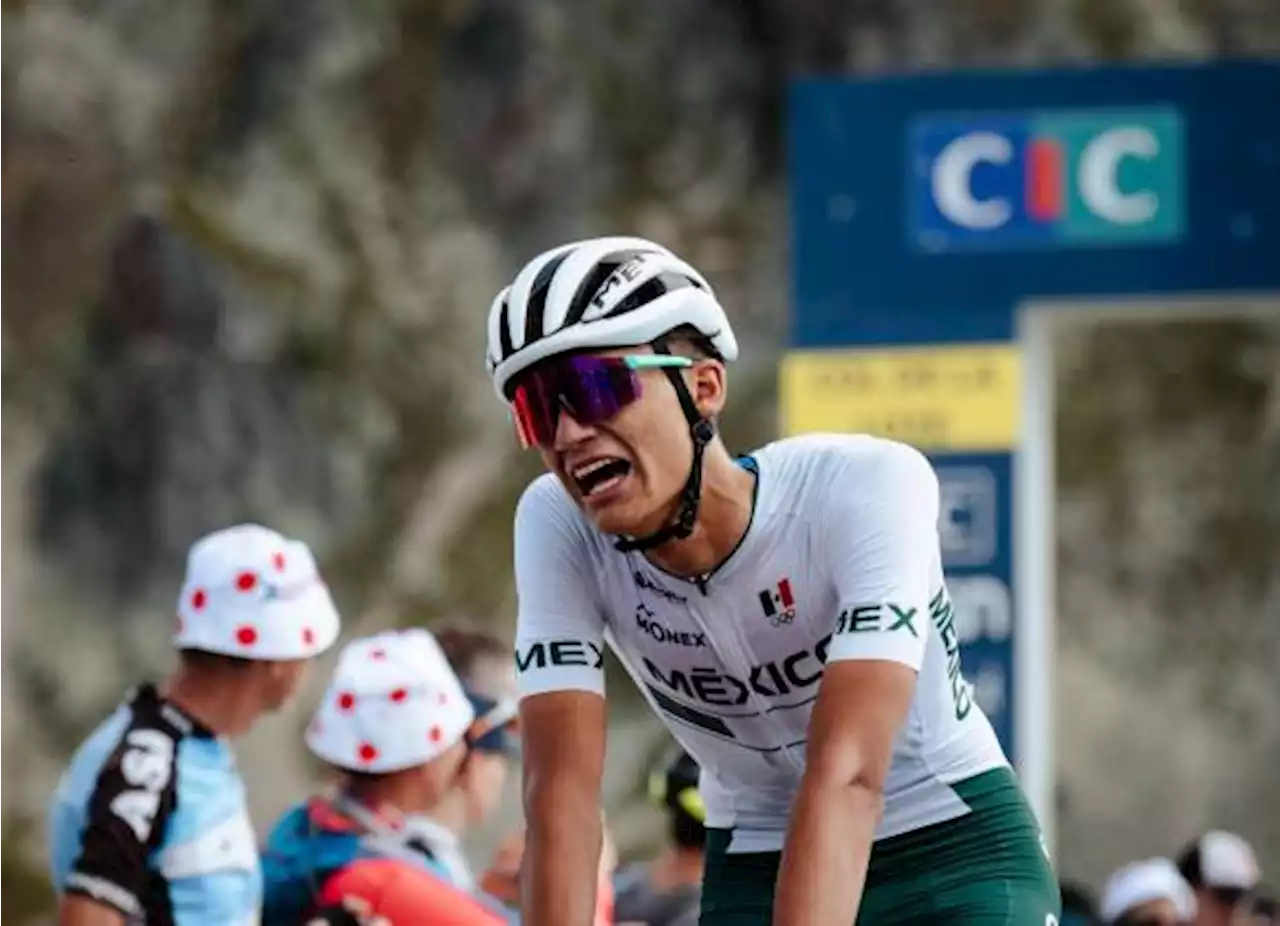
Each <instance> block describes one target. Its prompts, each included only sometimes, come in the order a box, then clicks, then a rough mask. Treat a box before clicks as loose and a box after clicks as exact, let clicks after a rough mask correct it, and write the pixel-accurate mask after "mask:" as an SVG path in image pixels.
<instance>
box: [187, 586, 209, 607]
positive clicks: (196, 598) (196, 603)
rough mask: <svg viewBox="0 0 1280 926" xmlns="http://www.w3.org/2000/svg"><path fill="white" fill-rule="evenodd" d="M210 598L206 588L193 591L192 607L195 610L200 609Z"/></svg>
mask: <svg viewBox="0 0 1280 926" xmlns="http://www.w3.org/2000/svg"><path fill="white" fill-rule="evenodd" d="M208 600H209V599H208V596H207V595H205V593H204V589H202V588H198V589H196V590H195V591H194V592H192V593H191V607H192V609H193V610H196V611H199V610H200V609H201V608H203V607H204V606H205V602H207V601H208Z"/></svg>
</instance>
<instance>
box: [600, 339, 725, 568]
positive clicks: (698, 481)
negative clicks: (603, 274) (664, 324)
mask: <svg viewBox="0 0 1280 926" xmlns="http://www.w3.org/2000/svg"><path fill="white" fill-rule="evenodd" d="M652 346H653V351H654V353H656V354H668V355H669V354H670V353H671V350H670V348H669V347H668V346H667V342H666V339H665V338H659V339H658V340H657V341H654V342H653V345H652ZM663 372H664V373H666V374H667V379H669V380H670V381H671V386H672V388H674V389H675V391H676V398H677V399H679V400H680V408H681V409H683V411H684V417H685V420H686V421H687V422H688V423H689V436H690V437H691V438H692V439H693V464H692V465H691V466H690V468H689V478H688V479H687V480H685V484H684V488H683V489H681V491H680V506H679V507H678V508H677V509H676V516H675V520H673V521H672V522H671V523H670V524H668V525H666V526H665V527H661V528H659V529H658V530H656V531H654V532H653V533H652V534H646V535H645V536H643V537H623V538H622V539H620V540H618V541H616V542H615V543H614V545H613V546H614V549H616V550H619V551H621V552H623V553H630V552H632V551H633V550H652V549H654V548H655V547H660V546H662V545H663V544H664V543H667V542H669V541H672V540H684V539H685V538H686V537H688V536H689V535H690V534H692V533H693V527H694V524H695V523H696V522H697V520H698V503H699V502H700V501H701V499H702V458H703V453H704V451H705V450H706V449H707V444H709V443H711V441H712V439H713V438H714V437H715V436H716V429H715V426H714V425H713V424H712V423H711V422H710V421H708V420H707V419H706V418H704V417H702V415H701V413H699V411H698V406H697V405H695V404H694V402H693V396H692V395H690V394H689V387H688V386H687V385H686V384H685V381H684V377H683V376H681V375H680V371H679V370H677V369H675V368H673V367H666V368H664V369H663Z"/></svg>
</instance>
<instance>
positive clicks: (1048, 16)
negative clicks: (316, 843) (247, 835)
mask: <svg viewBox="0 0 1280 926" xmlns="http://www.w3.org/2000/svg"><path fill="white" fill-rule="evenodd" d="M3 26H4V28H3V43H4V44H3V79H4V91H3V92H4V97H3V103H4V108H3V113H4V116H3V126H4V151H3V154H4V159H3V194H4V205H3V210H4V226H3V230H4V264H3V271H4V273H3V281H4V282H3V287H4V288H3V296H4V355H3V362H4V367H3V414H4V418H3V475H4V478H3V502H4V504H3V509H2V510H3V535H2V538H3V545H4V554H5V555H4V559H3V609H4V620H3V676H2V677H3V724H4V729H3V747H4V749H3V755H4V763H3V794H4V820H3V852H2V855H0V858H2V860H3V896H4V900H5V904H6V906H5V917H4V921H5V923H9V922H13V923H20V922H42V921H44V920H43V919H42V914H43V913H44V911H47V909H48V904H49V902H50V901H49V896H48V890H47V887H46V885H45V874H44V860H43V859H44V856H43V841H42V840H43V834H42V826H43V823H42V820H43V813H44V806H45V801H46V799H47V797H48V795H49V793H50V791H51V789H52V787H53V785H54V783H55V782H56V779H57V775H58V773H59V770H60V766H61V764H62V763H63V762H64V761H65V760H66V758H67V757H68V755H69V752H70V750H71V749H73V748H74V746H75V744H76V743H77V742H78V740H79V738H80V737H82V736H83V735H84V734H85V733H86V732H87V731H88V730H89V729H91V728H92V726H93V725H95V724H96V723H97V722H98V721H99V720H100V719H101V717H102V716H103V715H104V714H105V713H106V712H107V711H108V710H110V708H111V707H112V706H114V705H115V704H116V703H117V702H118V701H119V699H120V698H121V696H122V694H123V692H124V691H125V689H127V688H128V687H129V686H130V685H131V684H133V683H134V682H135V681H136V680H137V679H138V678H139V677H140V676H155V675H157V674H159V673H162V672H163V671H165V670H166V668H167V667H168V665H169V664H170V659H171V653H170V648H169V631H170V627H171V614H172V607H173V601H174V598H175V595H176V592H177V587H178V583H179V581H180V577H181V571H182V566H183V557H184V554H185V551H186V548H187V546H188V545H189V544H190V543H191V542H192V541H193V540H194V539H195V538H196V537H197V536H199V535H200V534H202V533H204V532H206V531H208V530H210V529H212V528H214V527H217V526H221V525H224V524H227V523H231V522H234V521H238V520H244V519H252V520H259V521H262V522H265V523H268V524H270V525H272V526H274V527H277V528H279V529H280V530H283V531H285V532H286V533H290V534H293V535H296V536H300V537H302V538H305V539H306V540H307V541H308V542H309V543H310V544H311V545H312V546H313V548H314V549H315V550H316V551H317V554H318V555H319V556H320V557H321V559H322V561H323V566H324V568H325V570H326V572H327V574H328V576H329V579H330V582H331V584H332V585H333V587H334V589H335V592H336V594H337V597H338V599H339V604H340V606H341V607H342V610H343V613H344V615H345V618H346V621H347V629H348V631H349V632H364V631H370V630H373V629H376V628H379V627H383V626H388V625H397V624H398V625H417V624H425V625H427V626H434V625H439V624H440V623H441V622H445V621H447V622H450V623H455V624H456V623H462V624H474V625H481V626H486V627H490V628H493V629H496V630H498V631H499V632H501V633H503V634H509V633H510V629H511V625H512V622H513V618H514V596H513V589H512V585H511V582H510V566H511V563H510V559H511V557H510V552H511V539H510V525H511V514H512V511H513V506H514V502H515V499H516V497H517V495H518V493H519V492H520V490H521V489H522V488H523V486H524V485H525V484H526V482H527V481H528V479H529V478H530V477H531V476H532V475H533V474H534V473H535V472H536V471H537V466H538V461H537V460H536V459H532V458H530V457H528V456H523V455H520V454H519V453H518V452H517V450H516V447H515V443H514V441H513V440H512V439H511V434H510V429H509V423H508V420H507V418H506V416H505V415H504V414H503V411H502V409H501V407H500V405H499V404H498V403H497V402H495V401H494V398H493V393H492V389H491V386H490V384H489V381H488V379H487V378H486V375H485V370H484V366H483V362H482V350H483V334H484V331H483V328H484V318H485V314H486V312H487V309H488V306H489V302H490V300H491V299H492V297H493V295H494V293H496V291H497V290H498V289H499V288H500V287H501V286H502V285H504V284H505V282H506V281H507V278H508V277H509V275H510V274H511V273H513V272H514V270H515V269H516V268H517V267H518V266H519V265H521V264H522V263H523V262H524V261H525V260H527V259H528V258H529V257H530V256H532V255H533V254H534V253H536V252H538V251H540V250H542V249H544V248H545V247H548V246H550V245H551V244H553V243H558V242H560V241H562V240H569V239H571V238H573V237H576V236H588V235H596V234H605V233H615V232H616V233H623V234H632V233H634V234H638V235H642V236H645V237H650V238H654V239H657V240H659V241H661V242H662V243H664V244H666V245H668V246H670V247H671V248H673V249H674V250H676V251H677V252H679V253H681V254H682V255H683V256H684V257H686V258H687V259H688V260H690V261H691V262H692V263H693V264H694V265H695V266H697V267H699V268H700V269H701V270H702V271H703V272H704V273H705V274H706V275H707V276H708V277H710V278H711V279H712V281H713V282H714V284H715V285H716V287H717V290H718V293H719V295H720V297H721V299H722V301H723V302H724V303H725V304H726V306H727V307H728V308H729V311H730V312H731V314H732V315H733V318H734V322H735V326H736V327H738V330H739V334H740V340H742V341H743V343H744V353H745V355H746V359H745V360H744V362H742V363H740V364H738V365H737V366H736V367H735V369H734V371H733V381H734V390H735V398H734V405H735V406H736V409H735V411H734V413H733V414H732V415H731V416H727V417H726V420H725V422H724V430H725V435H726V439H727V441H728V443H729V444H730V447H731V449H742V450H745V449H748V448H750V447H752V446H754V445H756V444H759V443H762V442H764V441H766V440H768V439H770V438H772V437H775V436H777V433H778V418H779V413H778V404H777V389H778V385H777V384H778V359H779V356H780V353H781V351H782V350H783V346H784V341H785V338H786V333H787V330H788V322H787V313H788V311H789V308H788V302H789V293H788V273H789V270H788V259H789V246H790V241H789V237H788V218H787V216H788V212H787V210H788V200H787V197H788V188H787V178H786V173H785V171H786V156H785V132H784V124H785V104H786V91H787V85H788V81H789V80H790V79H791V78H792V77H795V76H797V75H805V74H842V73H843V74H851V75H859V76H863V77H867V76H872V75H876V74H879V73H884V72H898V71H904V70H919V69H938V68H970V67H974V66H982V67H988V66H991V67H1002V68H1004V67H1015V68H1017V67H1028V66H1047V65H1076V64H1079V63H1081V62H1087V61H1093V60H1112V61H1114V60H1120V61H1135V60H1141V59H1163V60H1180V59H1189V60H1203V59H1206V58H1210V57H1219V56H1237V55H1239V56H1249V55H1253V56H1256V55H1260V54H1267V53H1274V52H1276V51H1277V50H1280V5H1277V4H1275V3H1270V2H1262V0H1195V2H1182V3H1174V2H1172V0H1169V2H1164V0H952V2H947V3H941V2H936V3H935V2H921V0H850V2H844V3H840V2H834V0H794V2H790V3H784V2H781V0H776V2H775V0H735V2H722V0H716V2H712V0H705V2H701V3H677V2H671V0H650V2H648V3H645V4H635V3H623V2H616V0H593V2H590V3H586V2H567V0H538V2H525V3H517V2H515V0H435V2H422V0H381V2H374V3H352V2H348V0H219V2H212V0H182V2H180V3H175V2H162V0H96V2H95V0H78V2H73V0H66V2H34V0H32V2H21V0H6V2H5V3H4V5H3ZM1272 100H1273V101H1276V100H1280V91H1278V92H1277V93H1276V94H1273V96H1272ZM1223 105H1224V106H1227V105H1230V101H1223ZM1260 118H1266V116H1265V114H1264V115H1262V116H1260ZM1270 118H1280V103H1278V104H1277V109H1276V111H1274V112H1273V113H1271V115H1270ZM1261 305H1262V307H1263V310H1262V311H1254V312H1253V313H1252V314H1251V315H1249V316H1241V317H1235V316H1230V317H1227V316H1224V317H1222V318H1220V319H1217V318H1215V319H1213V320H1207V321H1205V320H1201V321H1178V320H1166V321H1161V322H1157V323H1143V324H1137V323H1133V324H1130V323H1114V324H1099V325H1092V326H1073V327H1072V328H1071V329H1069V330H1064V331H1063V332H1062V333H1061V336H1060V337H1058V338H1057V347H1056V349H1057V355H1056V359H1055V368H1056V379H1057V386H1058V391H1057V409H1056V422H1055V428H1056V439H1057V446H1058V459H1057V465H1058V481H1059V484H1058V486H1057V498H1056V511H1057V520H1058V534H1057V553H1056V556H1057V563H1058V569H1059V581H1058V594H1057V610H1058V625H1057V626H1058V637H1057V652H1056V661H1055V685H1056V688H1057V698H1056V721H1057V730H1056V747H1057V759H1056V761H1057V787H1056V806H1057V810H1058V827H1057V837H1058V839H1057V842H1058V860H1057V861H1058V866H1059V869H1060V871H1061V873H1062V874H1063V875H1064V876H1069V877H1071V878H1075V879H1080V880H1083V881H1085V882H1088V883H1094V884H1098V883H1099V882H1100V881H1101V879H1103V878H1105V876H1106V874H1107V872H1108V871H1110V870H1111V869H1113V868H1115V867H1116V866H1117V865H1119V864H1121V863H1123V862H1125V861H1127V860H1129V859H1131V858H1135V857H1139V856H1143V855H1154V854H1167V853H1172V852H1174V851H1175V850H1176V849H1177V848H1178V847H1179V846H1181V845H1182V844H1183V843H1184V842H1186V841H1187V840H1190V839H1192V838H1193V837H1194V836H1195V835H1196V834H1197V833H1199V832H1200V831H1202V830H1204V829H1206V828H1209V827H1211V826H1213V827H1227V828H1231V829H1235V830H1237V831H1238V832H1240V833H1241V834H1243V835H1244V836H1245V837H1246V838H1248V839H1249V840H1250V841H1251V842H1252V843H1253V845H1254V847H1255V848H1256V849H1257V850H1258V852H1259V856H1260V860H1261V862H1262V867H1263V871H1264V874H1268V873H1269V878H1270V879H1271V880H1272V882H1274V881H1275V880H1276V878H1277V874H1276V872H1277V871H1280V814H1277V813H1275V812H1274V809H1275V807H1276V806H1277V805H1280V775H1277V774H1276V769H1277V767H1280V709H1278V708H1280V682H1277V677H1276V666H1277V664H1280V489H1277V475H1278V474H1280V320H1278V319H1280V308H1278V307H1277V305H1276V304H1275V303H1265V302H1263V303H1261ZM1255 308H1256V307H1255ZM323 674H324V673H323V672H317V673H315V675H314V677H313V679H312V683H313V689H312V690H311V691H310V692H304V694H303V696H302V697H301V698H300V699H299V702H298V704H297V705H296V706H295V707H294V709H293V710H292V711H291V712H290V713H289V714H287V715H284V716H280V717H277V718H274V719H272V720H271V721H269V722H268V723H267V724H266V725H265V727H264V728H263V729H261V730H258V731H255V733H254V734H253V735H251V736H250V737H249V738H248V739H247V740H246V741H245V742H244V743H243V744H242V746H241V748H240V755H241V757H242V766H243V770H244V772H245V774H246V777H247V779H248V781H249V782H250V789H251V795H252V801H253V810H254V812H255V817H256V820H257V822H258V823H259V825H260V826H264V827H265V826H266V825H267V824H268V823H269V822H270V821H271V820H272V819H273V818H274V816H275V815H276V814H277V813H279V812H280V811H281V810H282V809H283V808H284V807H285V806H287V804H288V803H290V802H291V801H292V800H294V799H296V798H297V797H298V796H299V795H300V794H303V793H305V792H306V790H307V789H308V788H309V787H311V786H312V784H313V782H314V775H315V768H314V767H313V766H312V764H311V763H310V762H309V761H308V760H307V758H306V756H305V754H304V750H303V747H302V743H301V739H300V731H301V728H302V725H303V723H304V722H305V720H306V718H307V716H308V714H309V711H310V709H311V707H312V706H313V704H314V698H315V695H316V693H317V692H316V690H315V689H316V688H318V686H320V685H321V684H322V683H323V677H322V676H323ZM612 691H613V692H614V694H616V695H617V696H618V697H616V698H615V699H614V707H613V716H614V720H613V723H614V724H615V726H616V728H617V730H616V731H615V732H616V733H617V734H618V735H615V736H614V737H613V739H612V742H611V754H610V780H609V784H608V797H609V802H610V810H611V820H612V821H613V829H614V836H615V838H616V839H617V841H618V843H619V847H620V849H621V851H622V854H623V855H624V856H633V855H636V854H642V853H644V852H645V851H647V850H648V849H650V848H651V847H652V846H653V845H654V844H656V842H657V841H659V840H660V838H661V833H662V820H661V817H660V815H659V814H658V812H657V811H655V810H653V809H652V808H651V807H649V806H647V805H646V803H645V801H644V798H643V789H644V782H645V779H646V776H647V774H648V771H649V767H650V762H651V761H652V760H653V758H654V756H656V755H658V754H660V753H661V752H663V751H664V750H666V749H667V747H668V740H667V739H666V737H665V736H664V734H663V733H662V732H661V730H660V729H659V728H658V727H657V723H656V721H654V720H653V719H652V718H650V717H649V716H648V715H647V714H646V713H645V712H644V710H643V707H642V705H641V703H640V702H639V701H638V699H636V698H634V697H632V693H631V691H630V686H629V685H628V683H626V682H625V681H622V680H621V679H619V682H618V683H617V684H615V685H613V687H612ZM282 741H283V742H293V743H296V746H295V747H294V748H292V749H291V750H290V749H285V750H282V749H281V748H280V747H279V745H278V744H279V743H280V742H282ZM514 813H515V809H514V804H513V803H511V802H510V801H509V802H508V807H507V808H506V812H505V815H504V819H503V821H500V824H498V825H496V827H495V830H494V832H495V833H496V832H497V831H498V830H499V829H500V828H501V826H502V825H505V824H509V823H510V822H511V821H512V820H513V819H514V817H513V814H514ZM491 845H492V834H491V835H490V841H489V842H487V843H486V842H485V841H484V840H480V842H479V843H478V844H477V848H476V851H477V852H478V853H480V854H484V853H486V852H487V851H488V849H489V847H490V846H491Z"/></svg>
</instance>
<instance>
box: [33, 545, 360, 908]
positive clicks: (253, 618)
mask: <svg viewBox="0 0 1280 926" xmlns="http://www.w3.org/2000/svg"><path fill="white" fill-rule="evenodd" d="M177 612H178V620H177V627H176V630H175V633H174V639H173V642H174V646H175V647H176V648H177V650H178V654H179V665H178V668H177V670H176V671H175V672H174V673H173V675H172V676H171V677H170V678H169V679H168V680H167V681H166V682H165V683H164V684H163V685H161V686H155V685H152V684H144V685H142V686H140V687H139V688H138V689H137V690H136V691H134V693H133V694H132V695H131V696H130V697H129V699H128V701H126V702H125V703H124V704H122V705H120V707H119V708H117V709H116V711H115V712H114V713H113V714H112V715H111V716H110V717H109V718H108V719H107V720H105V721H104V722H103V723H102V724H101V725H99V726H98V728H97V729H96V730H95V731H94V732H93V733H92V734H91V735H90V736H89V738H88V739H87V740H85V742H84V743H83V744H82V745H81V746H80V748H79V749H78V750H76V754H75V756H74V757H73V758H72V760H71V764H70V766H69V767H68V769H67V771H66V773H65V774H64V775H63V777H62V781H61V782H60V783H59V785H58V789H57V792H56V794H55V795H54V800H53V804H52V806H51V808H50V814H49V825H50V830H49V841H50V847H51V863H52V871H51V874H52V881H53V885H54V888H55V890H56V891H57V893H58V894H59V904H58V906H59V910H58V921H59V922H60V923H62V924H64V926H72V924H76V926H80V924H85V926H88V924H98V926H102V924H112V923H115V924H124V923H126V922H129V923H133V922H148V923H173V922H179V923H230V922H250V921H251V920H254V919H256V918H257V916H258V908H259V907H260V906H261V903H262V879H261V875H260V871H259V864H258V850H257V845H256V840H255V838H254V834H253V826H252V825H251V823H250V821H249V813H248V809H247V805H246V801H245V787H244V783H243V782H242V781H241V779H240V776H239V774H238V773H237V772H236V765H235V757H234V756H233V754H232V751H231V746H230V744H229V741H230V740H231V739H233V738H235V737H237V736H240V735H241V734H243V733H245V732H246V731H248V730H249V729H250V728H251V727H252V726H253V725H254V724H255V723H257V722H258V720H259V719H260V718H262V717H263V716H265V715H266V714H269V713H271V712H273V711H275V710H278V709H279V708H280V707H281V706H283V705H284V703H285V702H286V701H287V700H288V699H289V698H290V697H292V695H293V693H294V691H295V690H296V689H297V687H298V685H299V683H300V681H301V679H302V675H303V672H304V671H305V669H306V667H307V664H308V662H309V661H310V660H311V659H313V658H314V657H315V656H317V655H319V654H320V653H322V652H323V651H324V650H325V649H327V648H328V647H329V646H330V645H331V644H332V643H333V642H334V640H335V639H336V638H337V636H338V632H339V623H340V622H339V618H338V612H337V609H336V608H335V607H334V604H333V601H332V599H331V598H330V597H329V592H328V589H327V588H326V587H325V584H324V581H323V580H322V579H321V577H320V574H319V573H318V572H317V570H316V564H315V560H314V559H313V557H312V555H311V551H310V550H309V549H308V548H307V546H306V544H304V543H302V542H300V541H296V540H289V539H287V538H286V537H283V536H281V535H280V534H278V533H276V532H275V531H273V530H269V529H268V528H265V527H261V526H259V525H256V524H241V525H238V526H235V527H230V528H226V529H224V530H219V531H215V532H213V533H212V534H209V535H207V536H205V537H203V538H201V539H200V540H199V541H197V542H196V543H195V544H194V545H193V546H192V548H191V552H190V555H189V556H188V558H187V575H186V581H185V582H184V584H183V587H182V591H181V594H180V595H179V596H178V602H177ZM165 623H166V626H173V625H172V624H170V623H169V620H166V622H165Z"/></svg>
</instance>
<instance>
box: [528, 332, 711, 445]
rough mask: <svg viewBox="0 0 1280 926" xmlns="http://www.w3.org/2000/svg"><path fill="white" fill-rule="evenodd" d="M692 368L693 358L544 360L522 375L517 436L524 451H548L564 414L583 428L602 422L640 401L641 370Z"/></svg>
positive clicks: (649, 356)
mask: <svg viewBox="0 0 1280 926" xmlns="http://www.w3.org/2000/svg"><path fill="white" fill-rule="evenodd" d="M691 366H693V361H692V360H690V359H689V358H687V357H672V356H670V355H667V354H635V355H630V356H625V357H597V356H593V355H589V354H580V355H576V356H569V357H558V358H555V359H553V360H550V361H546V362H544V363H541V364H539V365H537V366H536V367H534V368H533V369H531V370H529V371H527V372H526V373H524V374H522V375H521V376H520V378H519V380H518V382H517V384H516V387H515V391H514V392H513V393H512V396H511V414H512V417H513V418H514V420H515V427H516V436H517V437H519V438H520V445H521V446H522V447H524V448H529V447H543V448H546V447H550V446H552V445H553V444H554V443H555V439H556V426H557V425H558V424H559V422H560V415H561V414H562V413H567V414H568V415H569V416H570V417H571V418H573V420H574V421H576V422H578V423H579V424H585V425H593V424H599V423H600V422H602V421H607V420H608V419H610V418H612V417H613V416H614V415H616V414H617V413H618V412H620V411H622V409H624V408H626V407H627V406H628V405H630V404H631V403H632V402H634V401H636V399H638V398H640V395H641V384H640V376H639V373H640V372H641V371H643V370H661V369H670V368H681V367H691Z"/></svg>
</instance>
